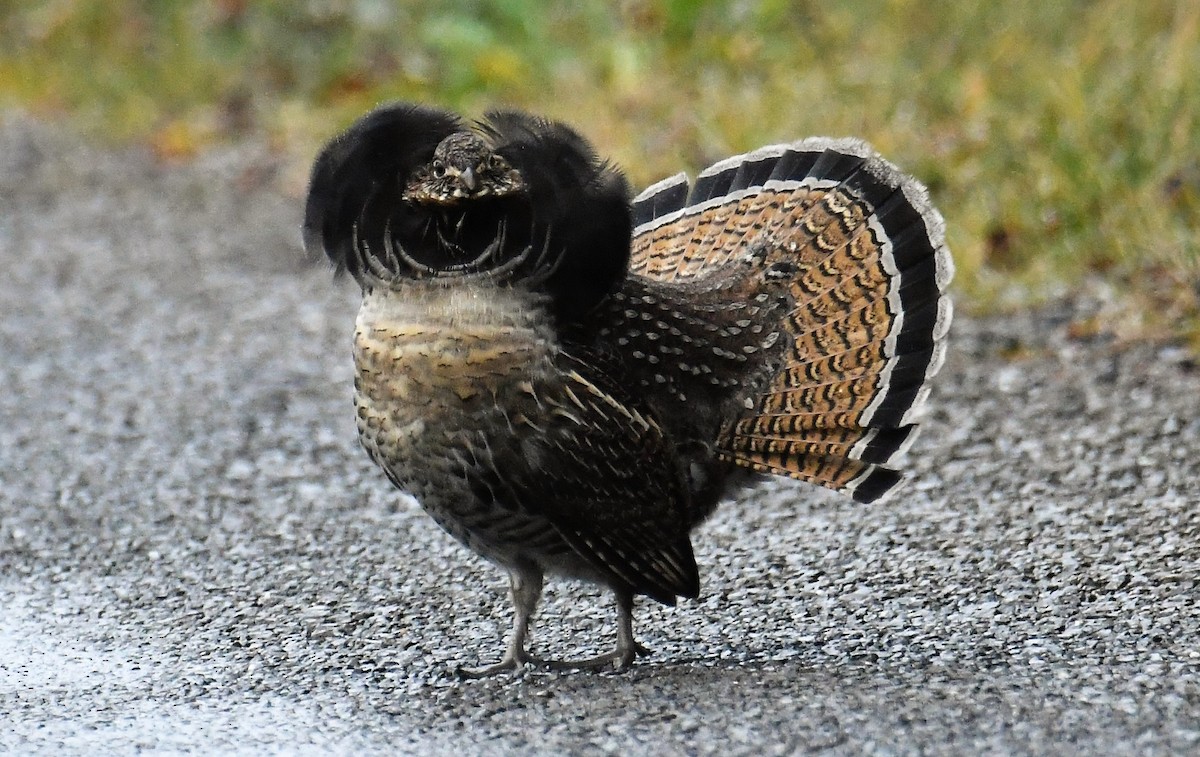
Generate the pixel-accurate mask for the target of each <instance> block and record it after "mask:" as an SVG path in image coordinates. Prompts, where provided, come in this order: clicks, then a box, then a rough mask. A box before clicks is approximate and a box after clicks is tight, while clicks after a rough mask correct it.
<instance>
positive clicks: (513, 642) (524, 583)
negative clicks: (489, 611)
mask: <svg viewBox="0 0 1200 757" xmlns="http://www.w3.org/2000/svg"><path fill="white" fill-rule="evenodd" d="M508 591H509V596H510V597H511V598H512V604H513V629H512V635H511V636H509V637H508V651H506V652H505V653H504V658H503V659H502V660H500V662H498V663H496V664H495V665H488V666H487V667H483V668H461V667H460V668H459V669H458V674H459V675H460V676H462V677H463V678H485V677H487V676H491V675H495V674H497V673H504V672H517V671H519V670H521V669H522V668H524V667H525V666H526V665H542V664H543V663H542V661H541V660H539V659H537V658H536V657H534V656H533V655H531V654H529V651H528V650H527V649H526V648H525V643H526V641H527V639H528V637H529V621H530V619H531V618H532V617H533V611H534V610H535V609H537V603H538V600H539V599H541V597H542V571H541V569H540V568H538V567H536V566H533V565H520V566H518V567H513V568H509V571H508Z"/></svg>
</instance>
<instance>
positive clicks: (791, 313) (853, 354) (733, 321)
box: [304, 104, 952, 675]
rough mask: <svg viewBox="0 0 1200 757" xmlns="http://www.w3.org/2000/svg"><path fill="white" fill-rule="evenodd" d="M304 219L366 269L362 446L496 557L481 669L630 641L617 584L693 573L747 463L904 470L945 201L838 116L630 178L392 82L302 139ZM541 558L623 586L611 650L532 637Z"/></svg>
mask: <svg viewBox="0 0 1200 757" xmlns="http://www.w3.org/2000/svg"><path fill="white" fill-rule="evenodd" d="M304 232H305V244H306V246H307V247H308V248H309V249H310V251H319V250H323V251H324V252H325V254H326V255H328V256H329V258H330V259H331V260H332V261H333V263H334V264H335V265H336V266H337V267H338V268H339V269H341V270H346V271H349V272H350V274H351V275H353V276H354V278H355V279H356V280H357V281H358V283H359V284H360V286H361V288H362V292H363V301H362V308H361V310H360V311H359V314H358V321H357V327H356V330H355V335H354V363H355V367H356V369H357V375H356V379H355V404H356V406H357V411H358V430H359V435H360V439H361V441H362V444H363V446H364V447H365V448H366V450H367V452H368V454H370V456H371V458H372V459H373V460H374V461H375V462H376V463H378V465H379V466H380V467H381V468H382V469H383V470H384V472H385V473H386V474H387V476H388V478H389V479H391V481H392V482H393V483H394V484H395V485H396V486H398V487H399V488H400V489H402V490H404V491H406V492H410V493H411V494H413V495H414V496H415V497H416V498H417V499H418V500H419V501H420V503H421V505H422V506H423V507H424V508H425V510H426V511H427V512H428V513H429V514H430V515H432V516H433V518H434V520H436V521H437V523H438V524H440V525H441V526H442V528H444V529H445V530H446V531H448V532H449V533H450V534H452V535H453V536H454V537H455V538H457V539H458V540H459V541H461V542H462V543H463V544H465V545H466V546H467V547H469V548H471V549H472V550H474V551H476V552H478V553H479V554H481V555H483V556H484V557H486V558H488V559H489V560H491V561H492V562H495V563H497V564H498V565H500V566H502V567H503V568H504V569H505V570H507V571H508V574H509V577H510V581H511V591H512V601H513V605H514V609H515V614H516V620H515V625H514V629H513V633H512V636H511V639H510V641H509V645H508V651H507V654H506V655H505V656H504V658H503V660H502V661H501V662H499V663H497V664H495V665H493V666H490V667H488V668H484V669H482V670H479V671H473V672H471V673H470V674H475V675H478V674H486V673H492V672H496V671H499V670H504V669H515V668H520V667H522V666H524V665H525V664H527V663H534V664H549V665H556V666H571V667H585V666H594V667H600V666H605V665H610V664H611V665H615V666H616V667H618V668H623V667H626V666H628V665H629V664H630V663H631V662H632V661H633V659H634V658H635V656H636V655H637V654H639V653H643V652H644V651H645V650H644V649H643V648H642V647H640V645H638V644H637V642H636V641H635V640H634V635H633V628H632V606H633V598H634V597H635V596H636V595H639V594H642V595H646V596H649V597H652V598H653V599H656V600H658V601H660V602H664V603H667V604H673V603H674V602H675V599H676V598H677V597H695V596H697V594H698V592H699V578H698V573H697V568H696V562H695V559H694V557H693V555H692V547H691V542H690V540H689V534H690V533H691V531H692V530H693V529H694V528H696V526H697V525H699V524H700V523H701V522H703V521H704V519H705V518H706V517H707V516H708V515H709V514H710V513H712V511H713V509H714V508H715V507H716V505H717V503H718V501H719V500H721V499H722V498H725V497H728V496H730V495H731V494H732V493H733V492H734V491H735V490H736V489H737V488H739V487H742V486H744V485H746V484H747V483H748V482H751V481H753V480H754V478H755V476H754V475H753V473H754V472H762V473H776V474H782V475H786V476H791V477H793V478H798V479H801V480H804V481H809V482H812V483H815V484H820V485H822V486H827V487H829V488H832V489H835V490H837V491H840V492H843V493H845V494H848V495H851V496H853V497H854V498H855V499H857V500H860V501H863V502H870V501H872V500H875V499H877V498H879V497H880V496H882V495H883V494H884V493H886V492H887V491H889V490H890V489H892V488H893V487H894V486H895V485H896V484H897V483H898V482H899V480H900V475H899V474H898V473H897V472H895V471H894V470H892V469H890V468H888V467H887V465H888V463H889V462H890V461H891V460H892V459H893V458H894V457H895V456H896V455H898V454H899V453H900V452H901V451H902V450H903V449H905V447H906V446H907V445H908V444H909V443H910V442H911V441H912V438H913V432H914V430H915V426H914V420H915V418H916V415H915V413H916V411H917V409H918V407H919V406H920V405H921V404H922V402H923V401H924V399H925V397H926V394H927V393H928V388H927V387H928V383H929V379H930V378H931V377H932V376H933V375H934V374H935V373H936V372H937V370H938V368H939V366H940V365H941V363H942V356H943V354H944V339H945V336H946V332H947V329H948V326H949V322H950V314H951V308H950V301H949V300H948V299H947V298H946V296H945V294H944V291H945V289H946V286H947V284H948V283H949V281H950V278H951V275H952V264H951V260H950V256H949V252H948V251H947V249H946V246H945V244H944V240H943V237H944V234H943V223H942V219H941V217H940V215H939V214H938V212H937V211H936V210H935V209H934V208H933V207H932V205H931V204H930V202H929V199H928V196H927V193H926V191H925V189H924V188H923V187H922V186H921V185H920V184H918V183H917V182H916V181H915V180H914V179H912V178H910V177H908V176H906V175H904V174H902V173H900V172H899V171H898V170H897V169H896V168H895V167H894V166H892V165H891V164H890V163H888V162H886V161H885V160H883V159H882V158H880V157H879V156H878V155H876V154H875V153H874V152H873V151H872V150H871V149H870V148H869V147H868V146H867V145H865V144H864V143H862V142H859V141H855V140H848V139H808V140H804V141H800V142H795V143H792V144H784V145H774V146H771V147H764V148H762V149H759V150H756V151H754V152H751V153H747V154H745V155H739V156H737V157H733V158H728V159H726V160H723V161H721V162H719V163H716V164H715V165H713V166H710V167H709V168H708V169H706V170H705V171H703V172H702V173H700V175H699V176H698V177H697V178H696V180H695V181H694V182H690V183H689V181H688V179H687V177H686V176H684V175H683V174H680V175H678V176H674V177H671V178H669V179H666V180H664V181H661V182H659V183H657V184H655V185H653V186H651V187H650V188H648V189H646V190H645V191H644V192H642V193H641V194H640V195H638V196H637V197H636V198H634V199H633V200H632V201H631V200H630V199H629V192H628V188H627V184H626V181H625V179H624V178H623V177H622V175H621V174H620V173H619V172H618V171H617V170H616V169H614V168H613V167H612V166H610V165H609V164H608V163H606V162H603V161H601V160H600V159H598V158H597V156H596V154H595V153H594V152H593V150H592V148H591V147H590V146H589V145H588V143H587V142H585V141H584V140H583V139H582V138H581V137H580V136H579V135H578V134H577V133H576V132H574V131H573V130H571V129H570V128H568V127H567V126H564V125H563V124H560V123H556V122H552V121H547V120H544V119H541V118H537V117H534V116H530V115H526V114H524V113H518V112H494V113H489V114H488V115H487V116H486V118H485V119H484V120H483V121H480V122H478V123H475V124H466V123H464V122H462V121H461V120H460V119H459V118H458V117H456V116H455V115H452V114H450V113H447V112H444V111H440V110H435V109H431V108H428V107H423V106H417V105H409V104H395V105H389V106H385V107H382V108H379V109H377V110H375V111H374V112H372V113H369V114H368V115H366V116H364V117H363V118H362V119H361V120H359V121H358V122H357V123H355V124H354V125H353V126H351V127H350V128H349V130H347V131H346V132H345V133H343V134H341V135H340V136H338V137H336V138H335V139H333V140H332V141H331V142H330V143H329V144H328V145H327V146H326V147H325V149H324V150H323V151H322V152H321V154H320V155H319V156H318V157H317V160H316V163H315V165H314V167H313V172H312V178H311V184H310V188H309V196H308V203H307V208H306V214H305V221H304ZM546 573H551V574H555V575H563V576H569V577H574V578H581V579H584V580H588V581H592V582H596V583H599V584H603V585H605V586H607V587H609V588H610V589H612V591H613V592H614V593H615V595H616V598H617V608H618V627H617V645H616V648H615V649H614V650H613V651H612V652H610V653H608V654H604V655H601V656H599V657H596V658H593V659H589V660H583V661H579V662H573V663H541V662H540V661H538V660H536V659H535V658H534V657H533V656H532V655H530V653H529V652H528V650H527V647H526V641H527V635H528V630H529V622H530V618H531V616H532V614H533V612H534V609H535V607H536V605H537V602H538V599H539V597H540V594H541V589H542V581H543V576H544V575H545V574H546Z"/></svg>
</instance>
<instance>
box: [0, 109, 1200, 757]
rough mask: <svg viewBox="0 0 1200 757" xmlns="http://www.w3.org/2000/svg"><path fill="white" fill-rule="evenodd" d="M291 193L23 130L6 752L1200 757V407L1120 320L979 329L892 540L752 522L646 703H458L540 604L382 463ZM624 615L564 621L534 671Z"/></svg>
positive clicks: (862, 530)
mask: <svg viewBox="0 0 1200 757" xmlns="http://www.w3.org/2000/svg"><path fill="white" fill-rule="evenodd" d="M293 174H294V172H293V171H290V170H289V169H288V168H287V167H286V166H284V165H283V164H282V163H281V162H280V161H279V160H278V159H277V158H275V157H273V156H272V155H271V153H270V152H269V151H267V150H266V149H264V148H261V147H256V146H253V145H246V146H242V147H239V148H237V149H230V150H225V151H221V152H218V153H214V154H210V155H207V156H205V157H204V158H202V159H200V160H199V161H197V162H195V163H193V164H189V165H186V166H172V165H163V164H160V163H156V162H155V161H154V160H153V159H151V158H150V157H149V156H147V155H145V154H142V153H140V152H136V151H135V152H128V153H112V152H104V151H98V150H95V149H93V148H89V147H87V146H85V145H84V144H83V143H81V142H79V141H77V140H75V139H73V138H70V137H67V136H64V135H62V134H60V133H58V132H56V131H55V130H54V129H51V128H48V127H45V126H38V125H35V124H34V123H33V122H31V121H29V120H27V119H25V118H23V117H18V116H15V115H11V114H9V115H7V116H2V115H0V262H2V264H3V274H2V275H0V308H2V318H0V387H2V391H0V752H15V753H26V754H56V755H57V754H94V753H96V752H103V753H109V754H131V753H134V752H139V753H140V752H149V753H156V754H168V753H183V752H202V753H246V754H265V753H299V754H305V753H314V754H315V753H319V754H326V753H351V752H353V753H355V754H358V755H367V754H376V753H382V754H387V753H395V752H401V753H405V752H420V753H423V754H462V753H467V754H503V753H512V752H520V753H530V754H538V753H545V754H554V753H561V752H564V751H566V752H572V753H581V754H605V753H619V754H632V753H640V752H646V753H650V752H654V753H663V754H722V755H728V754H754V755H774V754H792V753H798V752H799V753H803V752H822V753H828V754H861V753H867V752H873V753H885V754H888V753H890V754H912V753H930V754H939V753H946V754H954V753H957V754H979V753H1017V754H1063V753H1092V754H1139V755H1141V754H1182V753H1196V750H1198V749H1200V671H1198V665H1200V608H1198V604H1197V597H1198V592H1200V587H1198V586H1197V582H1198V579H1200V544H1198V543H1197V540H1198V535H1200V508H1197V503H1200V475H1198V472H1197V460H1198V459H1200V412H1198V408H1200V369H1198V368H1197V366H1196V364H1195V363H1194V362H1192V361H1190V360H1189V359H1188V357H1187V355H1186V353H1184V352H1183V351H1182V350H1179V349H1177V348H1174V347H1171V346H1169V345H1168V346H1164V345H1153V346H1150V345H1125V346H1120V345H1116V344H1114V343H1113V342H1112V341H1111V340H1110V339H1107V338H1105V337H1104V336H1103V335H1102V334H1092V333H1089V331H1090V330H1089V329H1087V328H1083V327H1081V326H1080V324H1086V322H1087V318H1088V316H1089V315H1090V313H1091V309H1092V308H1094V307H1096V305H1095V301H1094V300H1088V299H1086V298H1075V299H1074V300H1072V301H1069V302H1067V301H1064V302H1062V303H1059V304H1057V305H1054V306H1051V307H1048V308H1046V309H1044V310H1040V311H1038V312H1033V313H1020V314H1016V315H1011V316H1005V317H996V318H987V319H972V318H968V317H960V318H959V319H958V320H957V321H956V324H955V328H954V331H953V345H952V349H951V353H950V356H949V359H948V361H947V364H946V367H945V369H944V371H943V373H942V375H941V376H940V377H939V381H938V388H937V390H936V391H935V393H934V396H933V397H932V399H931V410H930V413H929V416H928V419H927V423H926V426H925V431H924V433H923V435H922V436H921V438H920V440H919V441H918V442H917V444H916V445H915V446H914V447H913V449H912V451H911V452H910V453H909V454H908V466H909V468H910V469H911V471H912V473H913V476H912V481H911V482H910V483H909V484H908V486H907V487H906V488H904V489H903V490H902V491H901V492H900V493H899V495H898V496H896V497H894V498H893V499H892V500H890V501H889V502H887V503H885V504H883V505H876V506H872V507H864V506H861V505H856V504H855V503H853V502H850V501H847V500H844V499H841V498H839V497H837V496H836V495H833V494H829V493H826V492H823V491H817V490H815V489H812V488H809V487H805V486H802V485H799V484H792V483H789V482H770V483H767V484H764V485H763V486H762V487H760V488H758V489H756V490H754V491H753V492H752V493H751V494H750V495H748V496H746V497H745V498H744V499H742V500H741V501H738V502H732V503H728V504H727V505H725V506H723V508H722V509H721V510H720V512H719V513H718V515H717V516H716V517H715V518H714V519H713V520H712V521H711V522H710V523H709V524H707V525H706V526H705V527H704V528H703V529H702V530H701V531H700V532H699V533H698V534H697V535H696V538H695V543H696V552H697V559H698V561H699V563H700V565H701V571H702V580H703V588H702V595H701V598H700V599H699V600H697V601H693V602H684V603H683V604H681V605H680V606H679V607H677V608H674V609H670V608H664V607H658V606H652V605H651V604H649V603H639V605H638V608H637V611H636V618H637V629H638V633H639V637H640V639H641V640H642V641H643V642H645V643H646V644H647V645H648V646H650V647H651V648H653V649H654V654H653V655H651V656H650V657H648V658H644V659H643V660H642V661H640V662H639V663H638V664H637V665H636V667H635V668H634V669H633V670H632V671H631V672H629V673H626V674H621V675H617V674H607V673H606V674H592V673H582V674H581V673H570V674H558V673H554V674H551V673H535V672H528V673H526V674H524V675H523V676H521V677H501V678H495V679H491V680H485V681H477V682H460V681H459V680H457V679H456V678H455V677H454V675H453V671H454V668H455V666H456V665H459V664H463V665H474V664H476V663H478V662H480V661H484V662H488V661H492V660H494V659H496V658H497V657H498V655H499V654H500V652H501V651H502V643H503V637H504V634H505V633H506V630H507V627H508V623H509V617H510V616H509V613H510V610H509V608H508V602H507V599H506V597H505V595H504V589H505V580H504V578H503V576H502V575H501V574H500V572H499V571H498V570H496V569H494V568H492V567H490V566H488V565H487V564H486V563H484V562H482V561H481V560H479V559H477V558H475V557H473V556H471V555H470V554H468V553H467V552H466V551H464V550H463V549H461V548H460V547H458V546H457V545H456V544H454V543H453V542H452V541H451V540H450V539H449V537H447V536H445V535H444V534H442V533H441V532H440V531H439V530H438V529H437V528H436V526H434V524H433V523H432V521H431V520H430V519H428V518H427V517H426V516H425V515H424V514H423V513H422V512H421V511H420V509H419V508H418V507H417V505H416V504H415V503H414V502H412V501H411V500H410V499H407V498H405V497H402V496H401V495H399V494H397V493H396V492H394V491H393V490H392V489H391V487H390V485H389V484H388V483H387V482H386V481H385V480H384V478H383V476H382V475H380V474H378V473H377V472H376V471H375V470H374V469H373V468H372V467H371V465H370V463H369V462H368V461H367V459H366V456H365V455H364V454H362V453H361V452H360V450H359V449H358V448H357V442H356V440H355V436H354V428H353V418H352V410H351V400H350V380H351V373H350V363H349V337H350V330H351V328H352V321H353V314H354V310H355V307H356V304H357V303H356V297H357V293H356V292H355V290H354V287H353V284H352V282H350V281H333V280H332V279H331V276H330V274H329V272H328V271H327V270H325V269H324V268H321V267H319V266H313V265H310V264H309V263H307V262H306V261H305V259H304V258H303V256H302V253H301V252H300V251H299V231H298V221H299V214H300V205H301V203H300V199H299V198H298V197H297V196H295V195H296V194H297V193H298V192H299V191H300V190H302V185H300V184H299V183H298V181H297V178H296V176H294V175H293ZM300 182H302V178H301V179H300ZM285 188H288V189H286V190H285ZM944 210H945V211H946V215H947V217H948V218H949V219H950V221H951V223H953V215H954V214H953V208H945V209H944ZM611 613H612V607H611V605H610V604H609V600H608V599H607V598H606V597H602V596H601V595H600V593H599V592H598V591H596V590H594V589H591V588H588V587H586V586H579V585H573V584H565V583H557V582H552V583H551V584H550V585H549V587H548V592H547V597H546V601H545V604H544V608H543V610H542V612H541V615H540V617H539V625H538V626H537V629H536V631H535V637H534V644H535V648H536V649H538V650H542V651H543V652H545V653H547V654H550V655H553V656H560V657H561V656H570V655H582V654H585V653H594V652H598V651H601V650H603V649H605V648H607V647H608V645H609V644H610V643H611V638H612V637H611V634H612V627H611V623H610V620H611Z"/></svg>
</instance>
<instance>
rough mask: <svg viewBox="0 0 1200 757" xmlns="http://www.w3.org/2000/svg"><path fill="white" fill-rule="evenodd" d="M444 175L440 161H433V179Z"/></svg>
mask: <svg viewBox="0 0 1200 757" xmlns="http://www.w3.org/2000/svg"><path fill="white" fill-rule="evenodd" d="M445 175H446V166H445V164H443V163H442V161H440V160H435V161H433V176H434V178H435V179H440V178H442V177H443V176H445Z"/></svg>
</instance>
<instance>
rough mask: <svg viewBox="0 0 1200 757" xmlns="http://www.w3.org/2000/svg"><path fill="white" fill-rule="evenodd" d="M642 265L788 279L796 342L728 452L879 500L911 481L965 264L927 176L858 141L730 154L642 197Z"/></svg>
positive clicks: (786, 323)
mask: <svg viewBox="0 0 1200 757" xmlns="http://www.w3.org/2000/svg"><path fill="white" fill-rule="evenodd" d="M634 215H635V224H636V225H637V228H636V230H635V238H634V251H633V260H632V266H633V270H634V271H635V272H636V273H639V274H641V275H645V276H651V277H655V278H660V279H664V280H668V281H670V280H686V279H689V278H695V277H699V276H703V275H706V274H709V273H711V272H713V271H714V270H718V269H721V268H723V267H724V268H728V266H730V265H734V264H738V263H742V264H745V263H746V262H747V261H748V260H751V259H754V260H755V261H756V265H758V266H759V267H760V268H761V270H762V271H763V272H764V273H763V275H764V278H765V279H766V280H767V281H768V282H778V281H780V280H781V279H785V280H786V292H787V295H788V297H789V302H790V303H791V304H790V307H789V310H788V312H787V313H786V314H785V316H784V317H783V318H782V319H781V322H780V323H779V329H780V330H781V332H782V333H783V334H785V335H786V336H787V337H788V338H789V345H790V347H789V350H788V351H787V352H786V354H785V355H784V356H783V359H782V361H781V363H780V365H779V366H778V370H777V372H776V374H775V375H774V376H773V377H771V379H770V380H769V381H767V382H765V387H764V388H763V389H762V390H761V391H760V392H758V393H757V394H756V395H754V396H751V397H749V398H747V402H746V403H745V404H746V407H747V410H746V411H745V413H744V414H743V415H742V416H741V417H740V418H737V419H736V420H734V421H731V422H730V423H728V424H727V425H726V426H725V429H724V431H723V432H722V434H721V437H720V439H719V447H720V450H721V454H722V455H723V456H724V457H725V458H726V459H728V460H730V461H732V462H734V463H736V464H738V465H743V466H746V467H750V468H753V469H755V470H759V471H763V472H769V473H779V474H783V475H788V476H791V477H794V478H799V479H803V480H807V481H811V482H814V483H818V484H822V485H824V486H828V487H830V488H833V489H836V490H838V491H842V492H845V493H848V494H852V495H853V496H854V497H855V498H856V499H859V500H863V501H870V500H872V499H875V498H878V497H880V496H882V495H883V494H885V493H886V492H887V491H888V490H890V489H891V488H892V487H894V486H895V485H896V484H897V483H899V481H900V475H899V474H898V473H896V472H895V471H892V470H890V469H887V468H885V467H882V466H885V465H887V464H888V463H890V462H891V461H892V460H893V459H894V458H895V457H897V456H898V455H899V454H900V453H901V452H903V451H904V449H906V448H907V446H908V445H909V444H911V442H912V439H913V438H914V437H915V425H914V424H915V421H916V420H917V419H918V418H919V414H920V410H921V406H922V404H923V403H924V400H925V397H926V396H927V395H928V392H929V388H928V385H929V380H930V379H931V378H932V377H933V375H934V374H936V373H937V371H938V369H939V368H940V367H941V364H942V361H943V358H944V355H945V340H946V335H947V332H948V330H949V324H950V320H951V316H952V308H951V305H950V300H949V299H948V298H947V297H946V295H945V291H946V288H947V286H948V285H949V283H950V280H951V278H952V276H953V270H954V267H953V263H952V261H951V258H950V253H949V251H948V250H947V248H946V244H945V228H944V223H943V221H942V218H941V215H940V214H939V213H938V212H937V210H936V209H935V208H934V207H933V205H932V204H931V203H930V201H929V196H928V193H927V191H926V190H925V188H924V187H922V186H921V185H920V184H919V183H918V182H917V181H916V180H915V179H913V178H911V177H909V176H907V175H905V174H903V173H901V172H900V171H899V170H898V169H897V168H896V167H895V166H893V165H892V164H891V163H888V162H887V161H886V160H884V159H883V158H881V157H879V156H878V155H877V154H876V153H875V152H874V151H872V150H871V148H869V147H868V146H867V145H866V144H865V143H863V142H860V141H857V140H845V139H843V140H836V139H823V138H819V139H809V140H804V141H801V142H797V143H794V144H790V145H776V146H772V147H765V148H762V149H760V150H756V151H754V152H751V153H747V154H746V155H741V156H737V157H734V158H729V159H727V160H723V161H721V162H719V163H717V164H715V165H713V166H711V167H710V168H708V169H706V170H705V171H703V172H702V173H701V174H700V175H699V176H698V177H697V178H696V181H695V182H694V184H692V185H691V187H690V189H689V187H688V185H687V181H686V177H683V176H676V177H672V178H670V179H667V180H665V181H663V182H660V183H658V184H656V185H654V186H652V187H650V188H649V189H647V190H646V191H645V192H643V193H642V194H641V195H639V196H638V197H637V198H636V199H635V200H634Z"/></svg>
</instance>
